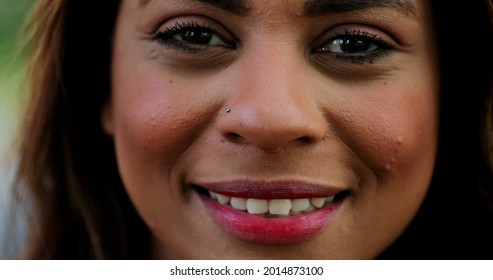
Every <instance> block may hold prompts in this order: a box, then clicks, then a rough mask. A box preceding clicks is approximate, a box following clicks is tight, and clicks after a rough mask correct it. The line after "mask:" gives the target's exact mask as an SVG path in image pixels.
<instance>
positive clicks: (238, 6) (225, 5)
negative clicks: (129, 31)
mask: <svg viewBox="0 0 493 280" xmlns="http://www.w3.org/2000/svg"><path fill="white" fill-rule="evenodd" d="M196 1H198V2H202V3H205V4H209V5H212V6H215V7H218V8H220V9H222V10H225V11H227V12H230V13H233V14H235V15H239V16H246V15H248V14H249V13H250V8H249V7H248V5H247V4H246V3H245V1H244V0H196ZM150 2H152V0H139V6H140V7H141V8H143V7H144V6H147V4H149V3H150Z"/></svg>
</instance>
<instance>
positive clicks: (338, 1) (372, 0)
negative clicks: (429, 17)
mask: <svg viewBox="0 0 493 280" xmlns="http://www.w3.org/2000/svg"><path fill="white" fill-rule="evenodd" d="M370 8H391V9H396V10H398V11H400V12H403V13H405V14H407V15H412V16H416V15H417V12H416V7H415V6H414V5H413V4H412V3H411V2H410V1H409V0H308V1H307V2H306V4H305V11H304V13H305V15H307V16H319V15H323V14H328V13H345V12H351V11H356V10H364V9H370Z"/></svg>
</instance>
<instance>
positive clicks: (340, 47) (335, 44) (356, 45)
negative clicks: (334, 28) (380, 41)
mask: <svg viewBox="0 0 493 280" xmlns="http://www.w3.org/2000/svg"><path fill="white" fill-rule="evenodd" d="M377 48H378V46H377V45H376V44H373V43H371V42H370V41H369V40H364V39H360V38H339V39H335V40H333V41H332V42H330V43H329V44H328V45H327V46H326V47H325V48H324V49H326V51H330V52H333V53H346V54H354V53H364V52H369V51H373V50H375V49H377Z"/></svg>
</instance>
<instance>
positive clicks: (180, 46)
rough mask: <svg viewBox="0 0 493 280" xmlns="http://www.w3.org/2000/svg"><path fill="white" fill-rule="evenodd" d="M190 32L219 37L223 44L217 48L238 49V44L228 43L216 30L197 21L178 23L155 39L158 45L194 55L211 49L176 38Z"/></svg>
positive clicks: (158, 34) (158, 33)
mask: <svg viewBox="0 0 493 280" xmlns="http://www.w3.org/2000/svg"><path fill="white" fill-rule="evenodd" d="M190 30H196V31H201V32H207V33H210V34H212V36H218V38H220V39H221V40H222V42H223V43H221V44H217V45H215V46H218V47H223V48H230V49H234V48H236V44H234V43H233V42H228V41H227V40H225V39H224V38H223V37H222V36H220V35H218V34H217V32H216V31H215V30H214V28H212V27H210V26H208V25H206V24H202V23H197V22H196V21H187V22H177V23H175V25H173V26H170V27H167V28H165V29H164V30H160V31H158V32H157V34H156V36H155V37H154V40H156V41H157V42H158V43H160V44H162V45H164V46H166V47H168V48H170V49H174V50H178V51H184V52H186V53H192V54H193V53H197V52H200V51H202V50H205V48H207V47H211V46H210V45H209V46H201V45H194V44H190V43H187V42H185V41H181V40H177V39H176V38H174V37H175V36H177V35H180V34H182V35H183V34H184V32H186V31H190Z"/></svg>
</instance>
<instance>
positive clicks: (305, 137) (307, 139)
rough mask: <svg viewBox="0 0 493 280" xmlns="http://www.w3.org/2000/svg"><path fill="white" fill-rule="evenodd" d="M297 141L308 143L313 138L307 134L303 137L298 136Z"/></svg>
mask: <svg viewBox="0 0 493 280" xmlns="http://www.w3.org/2000/svg"><path fill="white" fill-rule="evenodd" d="M298 141H299V142H301V143H303V144H309V143H311V142H313V139H312V138H311V137H309V136H303V137H300V138H298Z"/></svg>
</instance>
